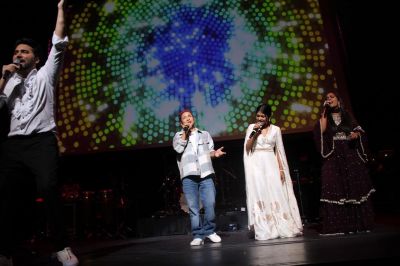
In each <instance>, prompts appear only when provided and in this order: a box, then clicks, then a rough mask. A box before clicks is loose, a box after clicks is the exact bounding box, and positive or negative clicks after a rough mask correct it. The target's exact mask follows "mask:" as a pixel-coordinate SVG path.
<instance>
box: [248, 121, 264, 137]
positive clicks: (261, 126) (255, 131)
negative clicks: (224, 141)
mask: <svg viewBox="0 0 400 266" xmlns="http://www.w3.org/2000/svg"><path fill="white" fill-rule="evenodd" d="M264 125H265V123H264V122H262V123H260V127H259V128H255V129H253V131H251V133H250V136H249V139H251V138H252V137H253V136H254V135H255V134H256V133H259V132H260V131H261V130H262V128H263V126H264Z"/></svg>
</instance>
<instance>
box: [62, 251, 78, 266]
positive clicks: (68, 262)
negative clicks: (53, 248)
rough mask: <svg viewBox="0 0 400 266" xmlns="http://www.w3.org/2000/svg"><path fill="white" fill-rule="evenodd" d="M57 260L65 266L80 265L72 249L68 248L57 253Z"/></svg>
mask: <svg viewBox="0 0 400 266" xmlns="http://www.w3.org/2000/svg"><path fill="white" fill-rule="evenodd" d="M57 259H58V261H59V262H61V263H62V265H63V266H77V265H79V261H78V258H77V257H76V256H75V255H74V253H72V251H71V248H70V247H66V248H64V249H63V250H61V251H58V252H57Z"/></svg>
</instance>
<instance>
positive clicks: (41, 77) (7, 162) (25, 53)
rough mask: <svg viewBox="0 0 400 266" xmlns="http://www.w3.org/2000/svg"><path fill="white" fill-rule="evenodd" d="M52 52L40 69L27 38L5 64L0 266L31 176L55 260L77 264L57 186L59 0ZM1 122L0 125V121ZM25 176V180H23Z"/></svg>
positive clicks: (62, 38)
mask: <svg viewBox="0 0 400 266" xmlns="http://www.w3.org/2000/svg"><path fill="white" fill-rule="evenodd" d="M57 7H58V13H57V21H56V26H55V30H54V34H53V38H52V44H53V45H52V48H51V50H50V53H49V55H48V58H47V61H46V62H45V64H44V66H43V67H41V68H40V69H39V70H38V69H37V65H38V64H39V62H40V57H39V51H40V48H39V45H38V43H36V42H35V41H34V40H32V39H20V40H18V41H17V42H16V44H15V49H14V55H13V58H12V59H13V63H11V64H8V65H4V66H3V68H2V78H1V80H0V93H1V94H2V97H0V99H1V100H3V101H5V104H6V105H7V108H8V111H9V113H10V131H9V133H8V137H7V138H6V140H5V141H4V142H3V143H1V151H0V152H1V154H0V156H1V157H0V206H1V207H2V209H1V219H0V236H1V237H0V265H12V260H11V256H12V255H13V251H14V249H15V244H16V243H15V242H16V240H15V233H16V231H17V230H18V228H14V227H15V218H16V215H17V211H18V210H17V208H15V206H14V205H13V203H14V202H15V198H13V197H16V195H18V194H19V193H18V191H20V189H21V184H23V182H25V181H27V180H28V178H31V176H33V177H34V178H35V181H36V188H37V193H38V196H39V197H41V198H43V199H44V203H45V205H46V214H47V217H46V218H47V222H48V225H49V227H50V231H51V234H52V236H53V239H54V248H55V251H57V253H56V255H57V259H58V260H59V261H60V262H61V263H62V264H63V265H64V266H75V265H78V259H77V258H76V256H75V255H74V254H73V253H72V251H71V249H70V248H69V247H68V246H67V243H66V239H67V237H66V229H65V226H64V219H63V215H62V214H63V213H62V205H61V201H60V195H59V191H58V187H57V170H58V158H59V153H58V144H57V138H56V123H55V113H54V112H55V102H56V99H55V95H56V88H57V81H58V77H59V75H60V72H61V68H62V62H63V58H64V54H65V50H66V47H67V44H68V37H67V36H66V35H65V30H64V27H65V19H64V0H60V1H59V3H58V6H57ZM3 123H4V121H3ZM27 173H29V174H30V175H29V176H28V175H27Z"/></svg>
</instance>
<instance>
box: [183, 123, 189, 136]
mask: <svg viewBox="0 0 400 266" xmlns="http://www.w3.org/2000/svg"><path fill="white" fill-rule="evenodd" d="M183 131H185V135H186V139H188V138H189V135H190V127H189V126H184V127H183Z"/></svg>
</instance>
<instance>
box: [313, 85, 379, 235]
mask: <svg viewBox="0 0 400 266" xmlns="http://www.w3.org/2000/svg"><path fill="white" fill-rule="evenodd" d="M314 136H315V141H316V144H317V148H318V150H319V152H320V154H321V156H322V157H323V158H322V159H323V163H322V168H321V198H320V216H321V218H322V228H321V232H320V233H321V234H345V233H357V232H368V231H369V230H371V229H372V227H373V224H374V213H373V209H372V202H371V197H370V196H371V194H372V193H373V192H374V191H375V189H374V188H373V186H372V183H371V180H370V177H369V171H368V167H367V160H368V158H367V155H366V136H365V132H364V130H363V129H362V128H361V127H360V126H359V125H358V124H357V122H356V121H355V119H354V118H353V117H352V116H351V115H350V113H348V112H346V111H345V110H344V109H343V108H342V107H341V101H340V100H339V98H338V96H337V95H336V94H335V93H333V92H329V93H328V94H327V95H326V100H325V103H324V111H323V113H322V115H321V119H320V120H319V121H318V123H317V124H316V126H315V129H314Z"/></svg>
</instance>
